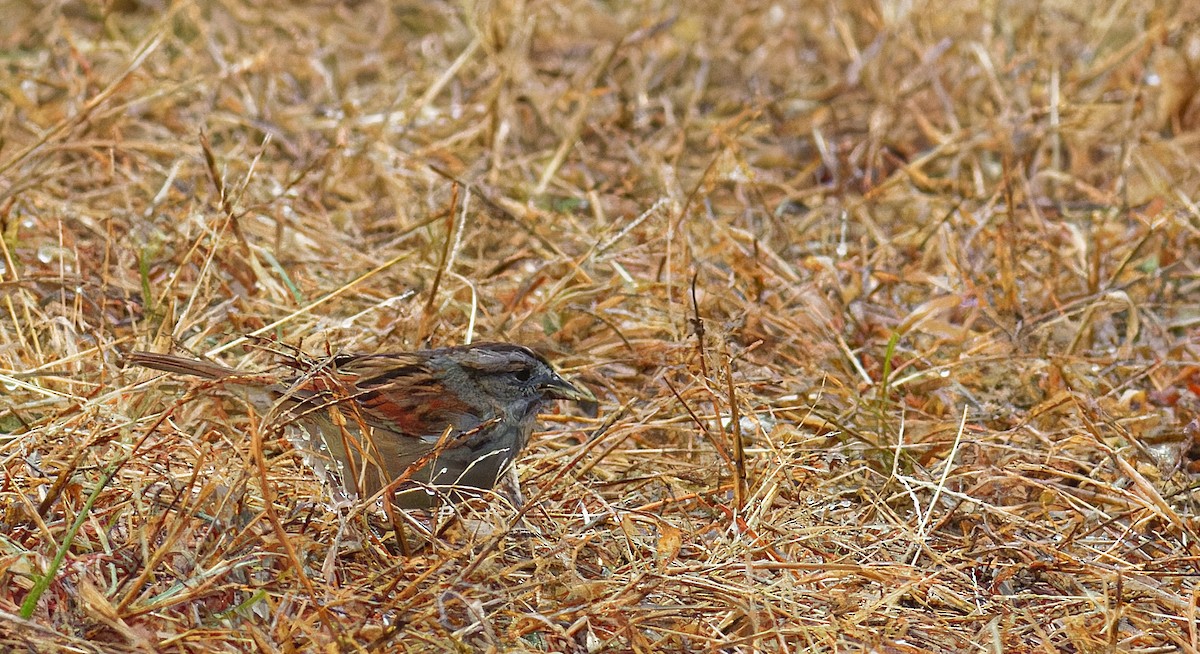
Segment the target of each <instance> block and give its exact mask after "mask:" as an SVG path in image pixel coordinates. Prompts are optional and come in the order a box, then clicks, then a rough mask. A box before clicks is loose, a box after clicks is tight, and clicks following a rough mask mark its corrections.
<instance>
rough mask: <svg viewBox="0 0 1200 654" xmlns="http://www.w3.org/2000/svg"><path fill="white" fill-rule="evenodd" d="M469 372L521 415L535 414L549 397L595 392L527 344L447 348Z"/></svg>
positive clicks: (501, 404) (587, 396)
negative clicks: (561, 372)
mask: <svg viewBox="0 0 1200 654" xmlns="http://www.w3.org/2000/svg"><path fill="white" fill-rule="evenodd" d="M445 356H447V357H448V358H449V359H450V360H451V361H453V363H455V364H457V366H460V367H461V368H462V369H464V370H469V371H470V374H469V375H464V377H468V378H470V379H471V380H472V382H473V383H475V384H477V385H478V386H479V388H480V389H481V390H482V391H483V396H484V397H489V398H493V399H494V400H495V404H496V408H498V409H500V410H501V411H502V412H504V413H507V414H508V415H510V416H512V417H515V418H518V419H525V418H532V417H533V416H534V415H535V414H536V413H537V411H538V410H539V409H541V407H542V406H543V405H544V404H545V403H546V402H548V401H550V400H556V399H562V400H576V401H583V400H594V398H593V396H592V394H591V393H589V392H587V391H585V390H582V389H580V388H579V387H577V386H575V385H574V384H572V383H570V382H568V381H566V380H565V379H563V378H562V377H561V376H560V375H559V374H558V373H557V372H555V371H554V368H553V367H551V366H550V364H549V363H548V362H547V361H546V360H545V359H543V358H542V357H541V356H539V355H538V354H536V353H534V352H533V351H532V350H529V349H527V348H524V347H520V346H514V345H507V344H495V345H492V344H485V345H479V346H477V347H473V348H469V349H456V350H449V351H447V352H446V354H445Z"/></svg>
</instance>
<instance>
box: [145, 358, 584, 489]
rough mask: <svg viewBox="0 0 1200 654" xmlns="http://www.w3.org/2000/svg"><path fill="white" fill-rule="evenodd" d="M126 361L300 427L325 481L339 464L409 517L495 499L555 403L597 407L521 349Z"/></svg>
mask: <svg viewBox="0 0 1200 654" xmlns="http://www.w3.org/2000/svg"><path fill="white" fill-rule="evenodd" d="M125 360H126V362H127V363H129V364H134V365H137V366H141V367H145V368H151V369H154V370H158V371H162V372H168V373H174V374H181V375H191V376H196V377H201V378H205V379H210V380H219V382H220V383H222V384H224V385H228V386H229V387H231V388H232V389H234V390H237V391H240V392H241V393H242V394H243V395H244V396H245V397H246V399H247V400H249V401H250V403H251V404H252V405H253V406H254V407H255V408H256V409H257V410H258V411H260V412H263V413H264V414H266V415H268V416H272V415H279V416H282V417H284V418H285V422H286V424H288V425H289V426H290V427H294V428H298V431H299V432H300V434H299V435H298V436H296V437H294V438H293V442H296V443H298V444H300V445H302V446H303V447H304V449H305V450H308V451H306V452H303V454H305V458H306V459H307V460H308V461H309V463H310V464H312V465H313V467H314V468H315V469H317V471H318V472H319V473H321V472H327V471H328V470H329V469H330V466H329V465H328V463H331V462H332V463H333V464H334V465H333V466H332V467H333V468H334V469H336V470H337V476H338V478H340V482H341V485H342V486H343V488H344V489H345V491H346V492H348V493H352V494H354V495H357V496H358V497H373V496H374V495H375V494H377V493H379V491H380V490H382V489H384V488H385V487H390V490H391V491H392V501H393V503H394V504H395V505H396V506H397V507H399V508H402V509H428V508H432V507H436V506H438V505H440V504H442V502H443V501H449V502H451V503H454V502H459V501H461V500H463V499H464V498H466V497H469V496H472V495H479V494H480V493H481V492H482V491H487V490H489V489H491V488H492V487H493V486H495V484H496V482H497V480H498V479H499V478H500V476H501V474H502V473H504V472H505V470H506V469H507V468H508V466H509V465H510V464H511V463H512V461H513V460H514V459H515V458H516V457H517V455H518V454H519V453H520V452H521V450H522V449H524V447H525V445H526V444H527V443H528V442H529V437H530V435H531V434H532V432H533V430H534V427H535V426H536V424H537V415H538V412H539V411H540V410H542V409H543V408H544V407H545V406H546V405H547V404H548V403H550V402H551V401H554V400H570V401H574V402H578V403H581V404H584V405H585V406H586V405H591V406H592V407H594V406H595V402H596V398H595V396H594V395H593V394H592V393H591V391H589V390H588V389H587V388H586V387H584V386H579V385H576V384H573V383H571V382H569V381H567V380H566V379H564V378H563V377H562V376H561V375H559V373H558V372H556V371H555V369H554V367H553V366H552V365H551V364H550V362H548V361H547V360H546V359H545V358H544V357H543V356H541V355H540V354H538V353H536V352H534V351H533V350H531V349H529V348H527V347H524V346H522V345H515V344H511V343H477V344H472V345H459V346H454V347H443V348H438V349H430V350H419V351H411V352H396V353H378V354H338V355H335V356H332V357H329V358H325V359H307V358H306V359H305V361H307V363H305V362H302V361H301V358H298V357H297V358H293V359H292V360H291V361H290V363H289V365H290V366H291V368H292V369H290V370H287V371H285V372H282V373H280V372H274V373H272V372H267V373H246V372H243V371H240V370H238V369H235V368H229V367H226V366H223V365H220V364H216V363H211V362H208V361H202V360H199V359H191V358H185V357H178V356H172V355H167V354H156V353H153V352H143V351H135V352H131V353H129V354H128V355H126V357H125ZM274 412H279V413H277V414H276V413H274Z"/></svg>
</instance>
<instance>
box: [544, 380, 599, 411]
mask: <svg viewBox="0 0 1200 654" xmlns="http://www.w3.org/2000/svg"><path fill="white" fill-rule="evenodd" d="M542 392H543V393H545V395H546V397H548V398H550V399H554V400H574V401H576V402H579V403H588V402H590V403H592V404H595V403H596V396H595V395H592V392H591V391H589V390H588V389H587V387H586V386H576V385H575V384H572V383H571V382H569V381H567V380H565V379H563V378H562V377H559V376H558V375H553V376H551V377H550V379H547V380H546V383H544V384H542Z"/></svg>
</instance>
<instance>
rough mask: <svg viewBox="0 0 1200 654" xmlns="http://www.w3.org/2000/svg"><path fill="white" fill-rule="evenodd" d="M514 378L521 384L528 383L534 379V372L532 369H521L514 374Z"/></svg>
mask: <svg viewBox="0 0 1200 654" xmlns="http://www.w3.org/2000/svg"><path fill="white" fill-rule="evenodd" d="M513 377H516V378H517V381H519V382H527V381H529V380H530V379H533V370H532V369H530V368H521V369H520V370H518V371H516V372H514V373H513Z"/></svg>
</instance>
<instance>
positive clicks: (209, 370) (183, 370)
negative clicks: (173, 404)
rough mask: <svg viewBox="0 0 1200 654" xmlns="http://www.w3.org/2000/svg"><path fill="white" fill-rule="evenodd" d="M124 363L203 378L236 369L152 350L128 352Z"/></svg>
mask: <svg viewBox="0 0 1200 654" xmlns="http://www.w3.org/2000/svg"><path fill="white" fill-rule="evenodd" d="M125 363H127V364H129V363H132V364H133V365H136V366H142V367H143V368H153V369H154V370H161V371H163V372H174V373H178V374H180V375H195V376H196V377H204V378H205V379H221V378H223V377H228V376H230V375H236V374H237V371H236V370H234V369H233V368H227V367H225V366H222V365H218V364H215V363H209V362H207V361H200V360H198V359H185V358H183V357H175V356H171V355H169V354H155V353H154V352H130V353H129V354H128V355H126V357H125Z"/></svg>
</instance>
